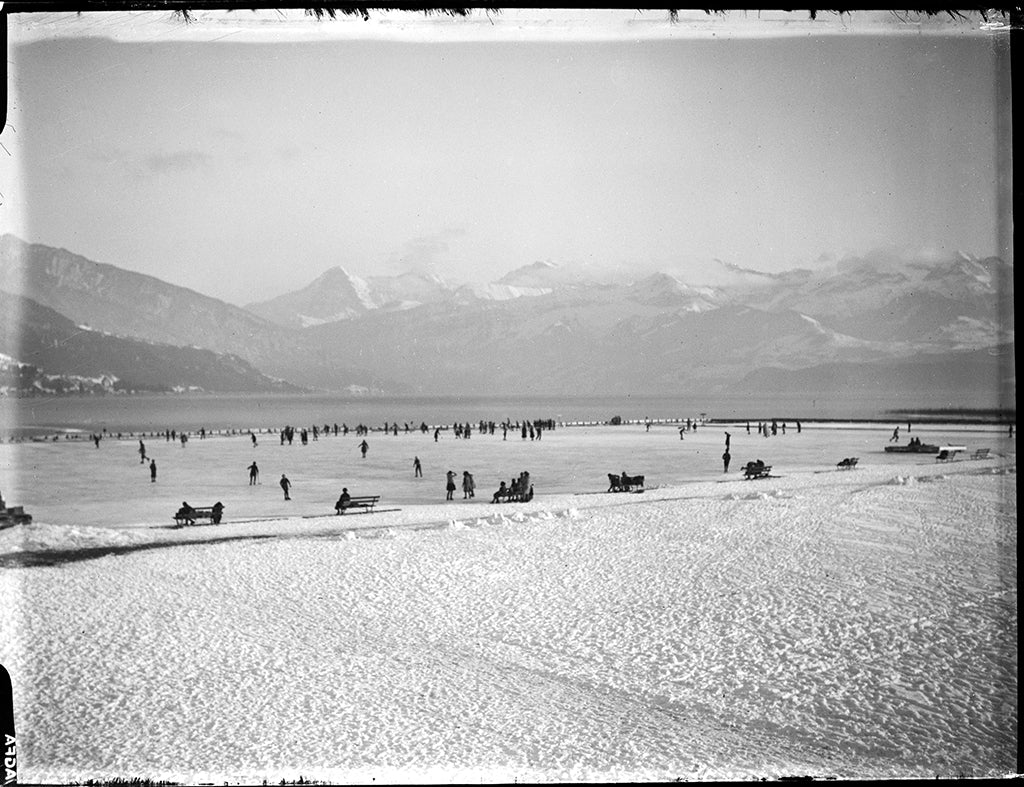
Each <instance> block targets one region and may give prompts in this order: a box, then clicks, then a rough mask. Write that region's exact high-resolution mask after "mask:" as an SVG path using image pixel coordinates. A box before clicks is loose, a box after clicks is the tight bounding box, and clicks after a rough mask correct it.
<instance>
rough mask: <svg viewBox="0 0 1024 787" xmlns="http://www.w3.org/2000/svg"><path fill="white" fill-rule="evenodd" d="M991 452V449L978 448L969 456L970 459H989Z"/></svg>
mask: <svg viewBox="0 0 1024 787" xmlns="http://www.w3.org/2000/svg"><path fill="white" fill-rule="evenodd" d="M991 450H992V449H991V448H978V449H976V450H975V451H974V453H973V454H971V459H991V458H992V457H991V456H989V451H991Z"/></svg>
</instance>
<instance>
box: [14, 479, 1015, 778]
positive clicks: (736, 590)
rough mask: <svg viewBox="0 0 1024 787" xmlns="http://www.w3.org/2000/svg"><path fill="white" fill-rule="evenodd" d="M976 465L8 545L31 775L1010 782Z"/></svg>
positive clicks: (1001, 647) (1000, 645) (30, 533)
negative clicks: (983, 778) (88, 553)
mask: <svg viewBox="0 0 1024 787" xmlns="http://www.w3.org/2000/svg"><path fill="white" fill-rule="evenodd" d="M975 468H978V469H989V468H988V466H986V468H979V466H978V465H969V464H966V463H965V464H964V465H963V466H962V467H959V468H958V467H956V466H953V465H947V466H942V467H941V468H939V467H935V466H929V465H927V464H920V465H915V466H914V468H913V472H912V473H909V474H905V475H904V474H900V475H899V476H897V477H904V478H910V477H912V478H914V479H916V480H917V483H910V484H908V483H905V482H904V483H893V482H892V479H893V472H892V466H891V465H879V466H876V467H872V466H870V465H868V466H866V467H862V468H858V469H857V470H855V471H850V472H833V473H817V472H804V473H794V474H788V475H786V476H785V477H783V478H779V479H774V478H773V479H762V480H759V481H751V482H745V481H737V480H730V481H727V482H724V483H718V482H717V481H706V482H701V483H696V484H689V485H684V486H675V487H665V488H661V489H658V490H655V491H652V492H647V493H645V494H642V495H630V494H620V495H616V494H604V495H556V496H551V497H549V498H546V499H535V500H534V501H533V502H532V503H530V504H525V505H515V504H507V505H489V504H487V503H473V502H471V501H470V502H468V503H467V504H466V505H459V506H452V505H440V504H439V505H427V506H417V507H407V508H405V509H403V510H402V511H392V512H388V513H381V514H376V515H372V516H371V515H367V516H345V517H319V518H311V519H300V518H287V519H278V520H271V521H258V522H247V523H246V522H235V523H228V524H225V525H221V526H218V527H196V528H185V529H182V530H167V529H163V528H155V527H149V528H146V529H139V528H136V529H128V530H125V529H120V530H119V529H113V528H111V529H100V528H89V527H80V526H79V527H71V526H63V527H61V526H55V525H45V524H38V525H30V526H26V527H25V528H22V529H11V530H8V531H3V532H2V533H0V538H2V541H0V556H2V557H4V558H5V559H6V560H7V563H6V565H7V568H6V569H5V571H4V572H3V574H2V577H0V587H2V589H3V591H4V594H5V598H16V599H17V603H16V604H14V605H11V604H4V605H3V607H0V660H2V661H3V663H4V665H5V666H6V667H7V668H8V670H9V671H10V672H11V675H12V679H13V682H14V690H15V713H16V721H17V724H18V732H19V754H20V764H21V776H22V778H23V779H24V780H25V781H37V782H38V781H45V782H60V781H66V780H79V781H80V780H85V779H89V778H111V777H115V776H120V777H126V778H132V777H144V778H152V779H169V780H176V781H186V782H196V781H210V782H217V783H219V782H221V781H228V782H235V783H237V782H244V783H258V782H260V781H262V780H263V779H267V780H268V781H270V782H279V781H280V779H282V778H284V779H288V780H294V779H297V778H298V777H299V776H300V775H301V776H302V777H303V778H304V779H320V780H324V781H328V782H332V783H337V782H351V783H356V782H358V783H367V782H369V781H371V780H374V779H376V780H377V781H383V782H450V781H460V782H468V781H510V780H513V779H521V780H527V781H564V780H573V781H581V780H603V781H622V780H668V779H675V778H685V779H723V778H726V779H727V778H760V777H766V778H777V777H780V776H785V775H814V776H820V777H827V776H836V777H846V778H885V777H929V778H930V777H933V776H936V775H940V776H953V775H964V774H969V775H986V774H987V775H992V774H996V775H998V774H1003V773H1008V772H1010V771H1012V770H1013V769H1014V768H1015V767H1016V751H1017V732H1016V731H1017V701H1016V696H1017V679H1016V662H1017V644H1016V643H1017V611H1016V610H1017V607H1016V533H1017V529H1016V503H1015V500H1016V498H1015V482H1016V476H1015V472H1013V471H1012V470H1013V468H1012V467H1010V466H1003V468H1002V470H1003V472H1000V473H993V472H988V471H987V472H975ZM924 479H928V482H927V483H920V481H922V480H924ZM14 530H19V531H20V532H19V535H17V536H16V535H14V534H13V531H14ZM229 537H230V538H231V539H234V540H216V539H224V538H229ZM97 546H109V547H111V548H118V549H120V550H121V551H117V552H115V553H114V554H111V555H106V556H101V557H97V558H96V559H91V560H77V561H76V560H72V559H70V558H71V557H73V554H71V553H70V552H69V550H72V551H73V550H76V549H77V550H81V549H90V548H93V547H97ZM142 547H162V548H148V549H143V548H142ZM47 551H50V552H52V553H53V554H52V556H53V557H54V561H53V565H29V566H27V567H18V562H17V561H18V559H19V558H21V559H24V557H25V556H26V555H27V554H28V553H29V552H35V553H37V555H38V554H39V553H45V552H47Z"/></svg>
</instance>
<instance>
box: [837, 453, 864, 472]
mask: <svg viewBox="0 0 1024 787" xmlns="http://www.w3.org/2000/svg"><path fill="white" fill-rule="evenodd" d="M859 461H860V458H859V457H856V456H848V457H846V458H845V459H844V460H843V461H841V462H836V467H838V468H839V469H840V470H853V468H855V467H856V466H857V462H859Z"/></svg>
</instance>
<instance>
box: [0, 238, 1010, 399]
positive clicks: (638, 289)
mask: <svg viewBox="0 0 1024 787" xmlns="http://www.w3.org/2000/svg"><path fill="white" fill-rule="evenodd" d="M714 265H715V266H716V270H715V271H714V273H715V274H716V275H715V276H713V277H712V276H709V277H705V278H709V279H713V280H715V281H719V282H721V281H728V284H721V283H719V284H716V285H703V284H698V283H695V282H692V281H689V282H688V281H684V280H682V279H680V278H679V277H677V276H674V275H671V274H669V273H665V272H662V273H655V274H651V275H646V276H642V277H639V278H636V279H635V280H632V281H622V282H618V283H614V284H609V283H607V282H601V281H598V280H594V279H590V278H588V277H587V276H586V275H581V274H579V273H578V272H575V271H572V270H570V269H568V268H564V267H562V266H559V265H557V264H555V263H552V262H534V263H531V264H529V265H525V266H523V267H521V268H519V269H517V270H515V271H512V272H510V273H508V274H506V275H505V276H503V277H501V278H500V279H498V280H497V281H494V282H492V283H489V284H484V285H464V284H453V283H449V282H446V281H444V280H443V279H440V278H438V277H434V276H425V275H420V274H415V273H406V274H402V275H398V276H369V277H358V276H355V275H352V274H350V273H348V272H347V271H346V270H345V269H344V268H342V267H333V268H331V269H329V270H327V271H325V272H324V273H323V274H322V275H321V276H320V277H318V278H317V279H316V280H315V281H313V282H311V283H310V284H309V285H307V286H305V287H302V288H301V289H298V290H296V291H294V292H289V293H281V294H277V295H275V296H274V297H271V298H268V299H267V300H264V301H261V302H258V303H252V304H249V305H247V306H246V307H245V308H241V307H237V306H233V305H231V304H227V303H224V302H223V301H220V300H217V299H215V298H211V297H208V296H205V295H202V294H200V293H198V292H194V291H192V290H189V289H186V288H183V287H177V286H174V285H171V284H168V283H166V282H163V281H161V280H160V279H157V278H154V277H151V276H145V275H143V274H138V273H133V272H131V271H127V270H124V269H120V268H116V267H114V266H111V265H104V264H101V263H97V262H92V261H90V260H87V259H85V258H84V257H81V256H79V255H75V254H73V253H71V252H68V251H66V250H63V249H55V248H52V247H48V246H44V245H41V244H28V243H25V242H23V241H21V240H19V239H18V238H15V237H14V236H12V235H4V236H2V237H0V282H2V284H0V289H3V290H6V291H7V292H8V295H9V296H10V297H15V296H16V297H17V298H19V299H20V300H19V301H18V304H19V306H18V308H19V310H20V311H21V313H23V314H25V315H27V317H25V318H23V319H22V320H21V321H20V324H18V325H16V326H11V325H9V324H7V325H6V326H5V328H4V330H5V332H6V336H0V340H2V341H3V343H2V344H0V352H3V353H4V354H6V355H7V356H9V358H10V361H9V363H8V365H7V366H8V368H13V367H12V366H11V364H12V363H21V364H31V365H33V366H34V367H38V368H39V369H41V370H43V371H45V373H46V374H48V375H51V376H52V375H60V374H64V373H66V374H70V375H78V376H79V377H82V376H91V377H97V378H98V377H101V376H102V375H103V374H108V375H115V376H116V377H117V378H118V379H119V380H121V381H122V382H121V383H120V384H121V385H122V387H127V388H132V389H136V390H181V389H183V388H200V389H202V390H209V391H234V390H281V388H282V386H285V385H291V386H294V387H295V388H296V389H299V388H301V389H316V390H328V391H361V392H367V391H369V392H376V393H388V394H397V395H402V394H420V395H454V394H463V395H484V394H504V395H530V394H550V395H572V394H581V393H593V392H602V393H607V394H672V393H678V392H680V391H686V392H688V393H695V392H707V393H712V394H713V393H716V392H723V391H728V392H733V393H742V392H743V391H745V390H749V391H766V392H768V391H771V392H780V393H784V392H786V391H789V392H796V391H799V392H804V393H806V392H808V391H820V392H821V394H822V395H828V394H829V393H830V392H834V391H835V390H837V387H841V388H843V389H845V390H853V391H857V390H861V389H863V390H865V391H868V390H874V389H875V388H878V387H879V385H881V386H883V387H884V386H886V385H888V386H892V387H893V388H895V389H897V390H900V391H901V392H904V393H905V394H906V395H907V396H914V395H916V394H919V393H925V392H927V393H929V394H934V393H935V392H936V391H944V392H945V391H948V394H949V397H950V401H961V400H962V401H963V402H965V403H969V402H974V401H977V400H978V398H979V397H981V396H984V395H986V392H987V394H988V396H989V400H987V401H986V402H985V404H986V405H987V404H989V403H990V401H991V400H992V398H993V397H995V396H996V393H994V390H999V391H1002V392H1003V394H1002V400H1007V399H1006V392H1010V394H1009V396H1010V398H1009V399H1008V401H1013V399H1012V392H1013V391H1015V370H1014V366H1013V352H1012V348H1013V271H1012V266H1010V265H1009V264H1007V263H1005V262H1003V261H1002V260H1000V259H997V258H984V259H977V258H974V257H972V256H970V255H968V254H963V253H960V254H956V255H952V257H951V258H949V259H944V260H938V261H935V260H928V261H924V260H920V259H902V258H900V257H898V256H896V255H892V254H884V253H876V254H873V255H869V256H866V257H863V258H849V259H845V260H842V261H840V262H838V263H836V264H833V265H829V266H825V267H821V268H818V269H815V270H792V271H787V272H783V273H772V274H766V273H762V272H759V271H756V270H754V269H752V268H748V267H740V266H737V265H733V264H725V263H719V262H717V261H716V262H715V263H714ZM12 308H13V307H12ZM60 317H63V318H66V320H67V323H66V324H65V323H59V320H58V318H60ZM7 322H9V321H7ZM0 324H2V323H0ZM58 324H59V331H64V332H65V333H64V334H61V335H62V336H63V337H64V338H62V339H60V340H59V341H64V342H70V341H72V339H71V338H69V337H70V334H71V332H73V330H74V331H78V333H77V334H76V337H77V338H75V339H74V340H73V341H75V342H79V343H80V344H82V347H81V348H80V350H79V352H78V354H77V355H76V360H78V361H80V360H81V359H82V358H83V357H87V358H90V359H91V362H90V363H89V364H84V365H83V364H82V363H77V365H76V364H73V363H72V362H71V360H72V359H71V358H70V357H69V356H68V354H67V353H63V354H62V353H58V352H56V347H55V345H54V341H55V339H54V335H53V334H52V330H57V328H56V327H55V326H58ZM44 325H49V326H50V329H51V333H47V330H48V329H46V328H45V327H44ZM69 325H70V326H71V327H70V328H69V327H68V326H69ZM59 331H58V333H59ZM16 333H20V336H19V337H18V340H19V341H18V343H15V341H14V334H16ZM47 342H49V344H47ZM125 342H135V343H136V344H134V345H129V344H125ZM143 348H148V350H147V351H146V352H143ZM199 350H203V351H207V352H208V353H209V355H205V356H203V358H204V359H205V360H204V361H203V363H199V362H198V359H197V357H196V356H194V355H190V353H195V352H197V351H199ZM147 352H148V353H149V355H148V356H147V354H146V353H147ZM154 354H155V355H157V356H159V357H160V358H162V361H161V362H160V363H158V364H156V365H155V366H153V368H152V369H151V370H150V371H147V372H146V373H145V374H143V372H142V370H143V368H148V367H146V364H145V363H144V362H143V360H142V359H143V358H144V357H152V356H154ZM129 357H130V358H133V359H135V360H133V361H132V362H131V363H127V364H126V363H118V362H117V361H116V359H117V358H129ZM19 368H20V367H19ZM133 369H134V370H136V373H135V375H134V376H133V375H132V370H133ZM115 370H116V371H115ZM129 381H130V382H129ZM284 381H287V383H285V382H284ZM9 387H13V388H14V389H17V388H23V387H24V386H23V385H21V384H20V383H18V384H13V383H9ZM35 390H40V387H39V386H38V385H37V386H35ZM979 406H980V405H979Z"/></svg>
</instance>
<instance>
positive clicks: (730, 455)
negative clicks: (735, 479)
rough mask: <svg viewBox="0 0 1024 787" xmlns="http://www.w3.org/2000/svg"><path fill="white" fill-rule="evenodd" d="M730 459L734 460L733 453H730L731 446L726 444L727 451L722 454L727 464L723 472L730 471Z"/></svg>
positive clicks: (724, 462) (724, 463)
mask: <svg viewBox="0 0 1024 787" xmlns="http://www.w3.org/2000/svg"><path fill="white" fill-rule="evenodd" d="M730 461H732V454H730V453H729V447H728V446H726V448H725V453H724V454H722V464H723V465H725V469H724V470H723V471H722V472H723V473H728V472H729V462H730Z"/></svg>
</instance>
